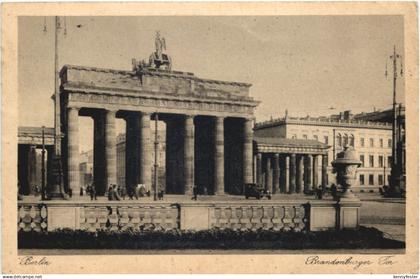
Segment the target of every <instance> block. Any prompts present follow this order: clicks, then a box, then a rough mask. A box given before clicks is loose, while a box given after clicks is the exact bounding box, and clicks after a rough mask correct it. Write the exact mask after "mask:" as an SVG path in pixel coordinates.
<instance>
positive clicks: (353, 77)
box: [2, 3, 418, 274]
mask: <svg viewBox="0 0 420 279" xmlns="http://www.w3.org/2000/svg"><path fill="white" fill-rule="evenodd" d="M406 4H407V5H406V6H404V5H403V4H402V7H403V8H407V7H408V8H410V5H409V4H410V3H406ZM115 5H117V6H118V5H119V4H115ZM120 5H121V6H122V7H123V4H120ZM40 7H42V5H40ZM93 7H95V5H93ZM96 7H97V6H96ZM330 7H332V6H330ZM414 7H415V4H413V7H411V8H414ZM80 8H81V9H82V10H85V9H84V8H83V7H80ZM153 8H154V9H156V8H157V7H153ZM168 8H169V7H168ZM409 10H410V9H409ZM52 11H53V10H52ZM416 14H417V10H415V15H416ZM411 16H412V15H411ZM14 20H15V22H14V24H15V25H16V31H17V32H16V34H15V37H16V39H15V40H16V41H15V43H16V44H15V51H16V52H15V53H14V54H13V55H15V56H14V57H15V58H16V59H17V60H16V61H13V63H15V64H16V68H15V73H16V79H15V80H16V84H15V85H14V87H13V88H14V89H15V90H16V91H10V92H9V91H8V90H4V93H5V94H7V95H14V96H13V98H14V99H15V100H14V101H13V102H14V103H15V104H16V105H15V106H9V108H8V109H11V110H12V111H13V113H12V114H9V118H8V116H7V115H6V116H5V115H4V113H3V122H4V121H8V120H9V119H11V118H10V116H11V115H12V116H11V117H13V125H14V128H13V129H11V130H9V129H6V131H13V134H12V132H10V133H9V135H8V136H9V137H11V138H13V139H14V141H11V142H7V144H8V145H7V147H6V149H3V152H2V153H3V157H2V163H3V165H4V161H5V160H6V159H5V157H7V158H9V157H10V158H11V157H14V158H15V159H14V160H12V161H10V162H12V163H13V162H15V163H13V164H11V163H8V169H10V170H11V171H12V172H10V173H5V171H3V172H2V173H3V181H4V177H5V176H7V181H8V183H7V187H8V188H9V190H7V191H8V192H7V193H6V192H4V191H3V194H2V200H4V199H5V198H6V199H7V200H8V201H7V202H8V204H9V205H11V207H15V208H16V209H12V208H11V207H8V208H7V210H10V211H9V212H10V214H8V215H9V217H10V218H11V219H13V218H17V219H16V221H15V219H13V220H11V221H10V220H9V221H8V222H10V224H12V225H11V226H15V227H16V230H15V229H14V228H13V230H11V229H10V227H9V228H8V230H10V231H8V233H6V234H5V233H4V232H3V243H4V242H5V235H7V237H11V238H13V239H15V240H14V242H13V243H14V244H13V245H15V244H16V245H15V247H12V248H10V249H14V251H15V252H14V253H16V258H17V261H14V262H13V264H14V265H17V266H18V268H17V269H12V268H11V267H10V268H9V269H7V270H3V272H5V273H14V272H15V271H13V270H23V271H25V268H34V270H36V269H37V268H41V267H42V268H47V270H48V268H56V269H55V271H56V272H57V268H58V266H57V264H56V266H55V267H54V261H55V257H56V256H62V257H64V259H65V258H66V257H69V259H70V258H79V257H84V256H93V255H95V256H100V257H101V258H102V257H104V259H105V258H106V257H109V256H110V255H113V257H114V258H115V257H116V256H118V257H119V256H122V257H125V256H130V257H131V259H132V260H133V259H134V258H133V257H137V256H139V257H148V256H149V257H151V256H153V255H155V256H156V255H158V256H159V257H168V258H171V259H175V258H177V257H184V256H185V257H190V259H193V257H194V255H197V256H204V257H206V258H205V259H207V258H209V259H210V260H209V263H210V261H211V259H212V258H215V257H216V258H217V259H216V260H217V261H220V260H221V259H222V258H223V257H227V259H229V260H232V259H233V258H232V256H240V255H242V256H250V257H251V258H253V257H255V259H257V258H258V257H264V256H269V257H272V259H273V260H272V261H273V263H272V264H271V265H270V266H271V268H272V272H273V273H279V272H282V271H281V270H275V269H277V267H276V264H275V262H276V260H275V259H277V258H278V259H279V260H278V262H280V261H282V259H285V257H287V256H290V257H291V258H290V262H292V263H293V258H292V257H297V258H299V259H300V260H299V262H298V261H295V264H296V266H295V267H294V269H292V270H294V271H286V272H292V273H300V272H303V271H299V267H298V266H299V264H300V265H302V266H304V269H305V270H306V272H308V270H310V269H312V268H313V269H314V272H315V270H316V268H324V272H325V270H326V269H328V268H333V269H334V271H332V270H331V271H330V272H333V273H335V272H338V273H342V271H341V272H340V268H343V271H344V270H347V271H349V270H350V271H349V273H352V272H359V273H364V272H367V270H369V268H375V267H377V268H378V269H379V271H378V273H393V272H392V270H393V268H397V267H400V268H401V270H406V271H405V273H407V274H409V273H416V272H418V247H417V246H418V174H417V169H418V138H417V136H418V87H416V85H414V87H413V85H412V83H413V78H414V79H417V77H418V65H417V59H418V54H417V51H418V49H417V45H416V43H415V44H414V48H413V47H412V46H413V43H412V42H413V38H414V39H415V38H417V36H418V33H417V29H416V28H415V32H414V33H412V32H413V31H411V33H408V32H407V26H410V25H407V17H406V16H405V15H404V14H403V13H389V14H386V13H384V12H383V10H381V12H380V13H377V14H375V13H366V14H363V13H354V14H348V13H346V14H344V13H343V14H331V15H326V14H316V13H314V14H292V15H289V14H278V15H276V14H275V13H271V14H246V13H245V14H243V15H241V14H234V15H233V14H227V15H226V14H223V15H221V14H220V15H217V14H212V15H205V14H204V15H202V14H200V13H199V12H197V13H196V14H188V15H183V14H180V15H172V14H169V15H168V14H165V13H163V14H162V15H156V14H155V13H150V14H139V15H131V14H127V15H124V11H123V12H122V14H116V13H115V14H98V15H95V14H94V13H92V14H91V15H87V14H83V15H78V14H77V13H74V14H72V13H70V12H69V13H68V14H66V13H63V12H61V13H56V14H54V12H52V13H48V15H43V14H42V13H38V14H34V15H28V14H25V13H23V14H21V15H19V16H15V17H14ZM6 23H7V21H6ZM407 34H411V35H410V36H413V38H411V39H408V38H407ZM414 41H416V40H414ZM4 43H6V45H7V43H8V41H7V40H6V41H4ZM9 49H10V48H9ZM410 55H411V56H410ZM408 57H411V58H413V57H414V58H416V59H414V60H413V59H409V58H408ZM12 60H13V59H12ZM9 61H10V60H9ZM413 61H414V62H413ZM413 63H414V64H415V65H413ZM410 64H411V65H410ZM3 67H4V66H3ZM7 73H8V72H7V69H6V77H7ZM410 82H411V85H410ZM8 84H10V81H9V82H6V86H7V85H8ZM410 90H411V91H410ZM416 90H417V91H416ZM408 92H411V93H408ZM7 95H6V98H3V104H2V105H3V108H4V107H5V106H7V103H6V101H7V100H8V97H7ZM9 104H10V103H9ZM410 105H411V108H410ZM413 105H414V106H417V109H416V107H414V111H413ZM15 108H16V109H15ZM406 108H407V112H408V111H409V110H410V109H411V112H408V113H407V115H408V116H407V117H411V118H410V119H412V120H414V122H411V123H410V121H411V120H410V121H407V123H408V124H407V126H406ZM410 113H411V114H410ZM416 123H417V125H416ZM413 126H414V127H413ZM411 127H413V128H411ZM6 128H7V126H6ZM410 129H412V130H410ZM4 131H5V130H3V133H2V138H3V147H4V142H5V139H4ZM406 135H411V137H412V138H411V142H409V143H410V144H406ZM11 143H13V148H12V149H8V148H10V145H11ZM407 146H408V147H410V148H411V149H409V150H407V148H408V147H407ZM9 150H10V152H9ZM406 150H407V152H406ZM410 150H411V151H414V152H410ZM416 152H417V153H416ZM407 157H408V158H407ZM410 158H411V162H412V163H411V164H410ZM9 165H10V166H9ZM409 169H412V170H413V171H414V172H411V176H410V175H407V173H409ZM3 185H4V184H3ZM4 186H5V185H4ZM2 188H3V189H4V187H2ZM12 188H13V189H12ZM6 194H7V197H5V195H6ZM410 195H411V197H410ZM4 208H5V206H3V218H2V219H4V214H5V212H4V210H5V209H4ZM409 211H411V213H410V212H409ZM13 212H14V213H13ZM410 214H411V216H409V215H410ZM412 215H414V216H412ZM3 222H4V221H3ZM15 222H16V223H15ZM13 224H16V225H17V226H16V225H13ZM3 228H4V227H3ZM413 230H414V232H413ZM410 235H412V236H411V238H410ZM412 245H415V246H412ZM409 246H411V247H409ZM407 249H411V250H410V251H409V250H407ZM413 249H414V251H415V252H414V254H412V253H413V252H412V251H413ZM408 253H410V255H411V256H412V257H413V258H412V259H413V260H414V261H416V259H417V264H413V265H410V266H406V267H405V268H404V265H403V260H402V259H404V257H406V256H408V255H409V254H408ZM216 255H218V256H216ZM349 255H350V256H349ZM111 257H112V256H111ZM191 257H192V258H191ZM219 257H221V258H219ZM399 257H401V258H399ZM122 259H123V258H121V260H122ZM147 259H148V261H152V258H147ZM148 261H145V265H149V262H148ZM192 261H194V260H192ZM204 263H205V261H203V262H202V264H204ZM86 264H87V262H83V261H82V260H80V262H77V263H76V262H75V266H74V269H73V270H72V271H70V273H85V272H87V270H89V269H88V268H86V269H84V266H85V265H86ZM161 265H163V264H162V263H160V264H158V265H157V266H156V265H155V266H153V267H152V266H151V267H150V268H149V269H148V268H145V269H142V268H141V267H140V266H137V269H135V268H136V267H131V269H127V272H129V273H132V272H133V271H134V273H145V272H146V273H147V272H150V271H151V270H154V271H155V272H158V271H157V270H159V266H161ZM183 265H185V266H188V262H184V263H183ZM399 265H402V266H399ZM9 266H11V265H9ZM76 266H77V268H76ZM79 266H80V267H79ZM194 266H195V267H190V269H189V271H185V270H186V269H180V270H181V273H183V272H186V273H195V272H197V273H212V270H216V269H214V268H215V267H214V266H213V265H212V264H209V265H208V266H207V267H205V265H204V266H203V265H200V262H199V261H198V260H197V262H196V263H194ZM94 268H95V270H96V271H97V272H99V273H113V271H112V270H111V269H110V268H112V267H105V266H102V267H98V266H96V267H94ZM114 268H116V267H114ZM169 268H173V270H172V269H171V270H170V271H173V273H178V271H177V269H176V267H175V265H174V263H173V262H172V263H171V265H170V266H169V267H168V269H166V270H167V271H166V272H170V271H168V270H169ZM207 268H208V269H207ZM220 268H221V269H220V270H218V271H213V272H216V273H220V272H222V267H220ZM280 268H286V267H285V265H284V264H282V265H281V266H280ZM290 268H292V267H290ZM381 268H383V269H381ZM387 268H389V269H387ZM3 269H4V266H3ZM251 269H252V267H248V268H244V269H240V265H238V267H235V268H233V267H231V268H230V267H228V266H224V267H223V270H224V272H229V273H237V272H238V273H252V272H250V270H251ZM58 270H59V269H58ZM66 270H67V269H66ZM129 270H130V271H129ZM285 270H286V269H285ZM257 271H259V272H261V270H260V269H259V268H257V267H255V272H257ZM116 272H117V273H121V272H122V273H125V271H121V270H119V271H116ZM162 272H163V271H162ZM29 273H31V272H29ZM35 273H40V272H39V271H38V272H35ZM47 273H48V272H47ZM58 273H61V272H58ZM63 273H69V272H68V271H64V268H63ZM171 273H172V272H171ZM264 273H265V272H264Z"/></svg>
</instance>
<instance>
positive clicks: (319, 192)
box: [316, 185, 322, 200]
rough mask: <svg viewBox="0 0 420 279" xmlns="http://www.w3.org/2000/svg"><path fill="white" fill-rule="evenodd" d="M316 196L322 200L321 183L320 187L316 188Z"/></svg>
mask: <svg viewBox="0 0 420 279" xmlns="http://www.w3.org/2000/svg"><path fill="white" fill-rule="evenodd" d="M316 196H317V198H318V200H322V186H321V185H319V186H318V188H317V189H316Z"/></svg>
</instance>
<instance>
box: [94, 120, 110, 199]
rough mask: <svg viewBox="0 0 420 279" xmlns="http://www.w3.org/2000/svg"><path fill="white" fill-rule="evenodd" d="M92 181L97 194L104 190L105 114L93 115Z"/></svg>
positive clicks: (103, 192)
mask: <svg viewBox="0 0 420 279" xmlns="http://www.w3.org/2000/svg"><path fill="white" fill-rule="evenodd" d="M93 130H94V132H93V182H94V187H95V189H96V194H97V195H98V196H101V195H104V194H105V191H106V188H107V187H106V175H105V173H106V159H105V115H104V113H103V112H101V113H98V114H96V115H94V116H93Z"/></svg>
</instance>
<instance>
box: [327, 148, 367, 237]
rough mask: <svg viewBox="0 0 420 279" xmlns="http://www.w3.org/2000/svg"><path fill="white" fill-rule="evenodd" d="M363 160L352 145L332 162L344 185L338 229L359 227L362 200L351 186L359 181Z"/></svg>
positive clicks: (339, 181)
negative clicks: (359, 169)
mask: <svg viewBox="0 0 420 279" xmlns="http://www.w3.org/2000/svg"><path fill="white" fill-rule="evenodd" d="M361 164H362V162H360V160H359V159H358V156H357V152H356V151H355V150H354V149H353V148H352V147H348V146H346V147H344V150H343V151H342V152H340V153H338V154H337V158H336V159H335V160H334V161H333V162H332V166H333V172H334V173H336V175H337V183H338V184H339V185H340V186H341V187H342V191H341V193H340V195H339V202H338V203H337V207H338V208H337V210H338V220H337V228H338V229H354V228H358V227H359V220H360V206H361V203H360V200H359V199H358V198H357V197H356V196H355V195H354V194H353V193H352V192H351V187H352V186H354V185H355V184H356V183H357V181H358V180H357V169H358V168H359V167H360V165H361Z"/></svg>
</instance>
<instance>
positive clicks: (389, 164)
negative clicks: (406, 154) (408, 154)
mask: <svg viewBox="0 0 420 279" xmlns="http://www.w3.org/2000/svg"><path fill="white" fill-rule="evenodd" d="M391 167H392V156H388V168H391Z"/></svg>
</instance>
